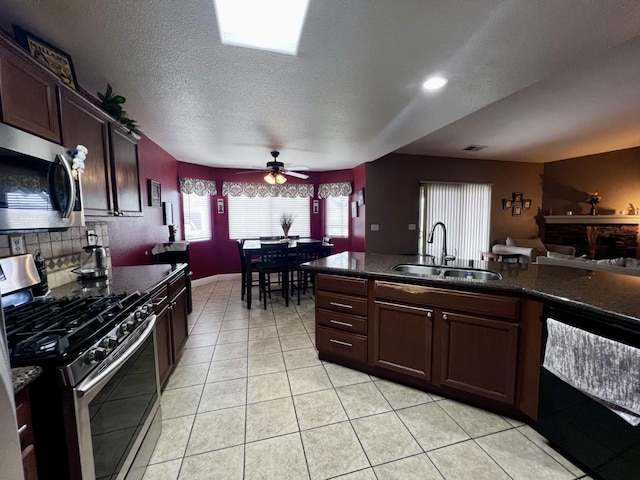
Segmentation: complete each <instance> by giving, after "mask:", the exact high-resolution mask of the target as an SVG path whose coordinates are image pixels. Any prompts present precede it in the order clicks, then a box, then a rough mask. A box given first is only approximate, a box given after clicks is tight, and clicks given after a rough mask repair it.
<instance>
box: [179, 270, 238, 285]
mask: <svg viewBox="0 0 640 480" xmlns="http://www.w3.org/2000/svg"><path fill="white" fill-rule="evenodd" d="M235 280H242V275H241V274H239V273H221V274H218V275H211V276H210V277H203V278H197V279H196V280H192V281H191V285H193V286H194V287H199V286H201V285H208V284H210V283H215V282H225V281H226V282H228V281H235Z"/></svg>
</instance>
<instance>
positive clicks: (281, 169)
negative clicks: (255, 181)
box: [236, 150, 309, 185]
mask: <svg viewBox="0 0 640 480" xmlns="http://www.w3.org/2000/svg"><path fill="white" fill-rule="evenodd" d="M279 155H280V152H278V151H276V150H274V151H273V152H271V156H272V157H273V160H272V161H271V162H267V168H266V169H265V168H262V167H253V168H256V169H259V170H266V171H267V172H269V173H267V174H266V175H265V176H264V181H265V182H267V183H269V184H271V185H276V184H278V185H282V184H283V183H285V182H286V181H287V177H286V176H285V175H290V176H292V177H297V178H302V179H307V178H309V175H305V174H304V173H298V172H297V171H296V170H309V167H303V166H297V167H290V168H285V166H284V163H282V162H279V161H278V156H279ZM236 173H238V174H243V173H252V172H236Z"/></svg>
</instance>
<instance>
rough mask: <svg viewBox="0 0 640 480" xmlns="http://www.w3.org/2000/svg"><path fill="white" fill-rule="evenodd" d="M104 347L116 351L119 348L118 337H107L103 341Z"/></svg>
mask: <svg viewBox="0 0 640 480" xmlns="http://www.w3.org/2000/svg"><path fill="white" fill-rule="evenodd" d="M102 345H103V346H104V347H105V348H108V349H114V348H116V347H117V346H118V339H117V338H116V337H107V338H105V339H104V340H103V341H102Z"/></svg>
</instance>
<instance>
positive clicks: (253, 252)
mask: <svg viewBox="0 0 640 480" xmlns="http://www.w3.org/2000/svg"><path fill="white" fill-rule="evenodd" d="M317 242H320V243H322V249H323V254H322V256H329V255H331V248H332V247H333V244H332V243H328V242H323V241H322V240H315V239H313V238H297V239H293V238H288V239H287V238H283V239H280V240H245V241H244V243H243V245H242V254H243V257H244V261H243V268H244V271H245V285H244V289H245V294H246V295H245V298H246V300H247V309H250V308H251V284H252V272H251V259H252V258H254V257H256V256H257V255H260V248H261V246H262V245H268V244H274V243H287V244H288V246H289V250H290V251H291V255H293V254H294V252H295V250H296V247H297V246H298V245H300V244H305V243H317Z"/></svg>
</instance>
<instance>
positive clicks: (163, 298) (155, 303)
mask: <svg viewBox="0 0 640 480" xmlns="http://www.w3.org/2000/svg"><path fill="white" fill-rule="evenodd" d="M166 299H167V295H165V296H164V297H162V298H159V299H158V300H157V301H155V302H151V306H153V307H157V306H158V305H160V304H161V303H163V302H164V301H165V300H166Z"/></svg>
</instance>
